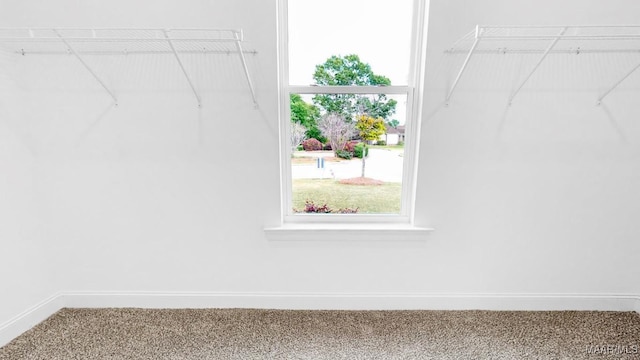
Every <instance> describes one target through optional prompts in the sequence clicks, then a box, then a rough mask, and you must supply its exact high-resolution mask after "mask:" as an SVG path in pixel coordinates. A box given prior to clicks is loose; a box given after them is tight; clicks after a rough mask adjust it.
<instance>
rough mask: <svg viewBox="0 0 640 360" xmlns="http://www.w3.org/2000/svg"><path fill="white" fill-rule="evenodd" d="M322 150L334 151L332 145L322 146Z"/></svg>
mask: <svg viewBox="0 0 640 360" xmlns="http://www.w3.org/2000/svg"><path fill="white" fill-rule="evenodd" d="M322 150H332V149H331V144H329V143H326V144H324V145H322Z"/></svg>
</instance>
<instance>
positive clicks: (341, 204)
mask: <svg viewBox="0 0 640 360" xmlns="http://www.w3.org/2000/svg"><path fill="white" fill-rule="evenodd" d="M292 188H293V208H294V209H296V210H303V209H304V204H305V201H306V200H311V201H313V202H314V203H315V204H316V205H318V206H321V205H324V204H327V206H329V208H331V209H333V210H338V209H343V208H351V209H354V208H358V213H359V214H363V213H364V214H398V213H399V212H400V191H401V188H402V186H401V184H400V183H384V184H382V185H367V186H363V185H345V184H340V183H339V182H338V181H336V180H333V179H295V180H293V186H292Z"/></svg>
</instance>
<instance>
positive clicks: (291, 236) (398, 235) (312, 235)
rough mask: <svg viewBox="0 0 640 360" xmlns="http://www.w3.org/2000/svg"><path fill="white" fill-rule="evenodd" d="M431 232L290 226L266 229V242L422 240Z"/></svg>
mask: <svg viewBox="0 0 640 360" xmlns="http://www.w3.org/2000/svg"><path fill="white" fill-rule="evenodd" d="M431 231H433V229H431V228H423V227H416V226H413V225H409V224H362V223H359V224H348V223H345V224H335V223H333V224H326V223H325V224H312V223H294V224H284V225H282V226H279V227H273V228H266V229H264V232H265V234H266V236H267V239H268V240H275V241H280V240H304V241H308V240H311V241H321V240H332V241H334V240H423V239H425V238H426V236H427V235H428V234H429V233H430V232H431Z"/></svg>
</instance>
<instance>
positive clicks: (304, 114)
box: [289, 94, 326, 143]
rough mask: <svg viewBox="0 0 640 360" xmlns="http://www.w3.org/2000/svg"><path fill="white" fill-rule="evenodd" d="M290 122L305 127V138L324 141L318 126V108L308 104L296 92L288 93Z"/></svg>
mask: <svg viewBox="0 0 640 360" xmlns="http://www.w3.org/2000/svg"><path fill="white" fill-rule="evenodd" d="M289 99H290V106H291V122H293V123H298V124H301V125H302V126H304V127H305V128H306V129H307V132H306V135H307V139H317V140H320V142H322V143H324V142H325V141H326V139H325V138H324V137H323V136H322V132H321V131H320V129H319V128H318V120H319V119H320V110H319V109H318V108H317V107H316V106H315V105H313V104H309V103H307V102H306V101H304V100H303V99H302V97H301V96H300V95H298V94H291V95H290V98H289Z"/></svg>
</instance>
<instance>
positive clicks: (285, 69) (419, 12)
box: [278, 0, 429, 229]
mask: <svg viewBox="0 0 640 360" xmlns="http://www.w3.org/2000/svg"><path fill="white" fill-rule="evenodd" d="M288 1H289V0H278V7H279V8H278V16H279V18H278V31H279V34H278V56H279V58H278V97H279V99H278V100H279V127H280V176H281V181H280V184H281V186H280V192H281V196H280V199H281V223H282V225H287V224H289V225H294V226H299V225H305V224H312V225H313V224H317V225H320V224H328V225H336V224H337V225H340V224H345V225H347V226H349V227H350V226H353V225H356V226H357V225H358V224H361V225H363V226H364V227H372V226H373V227H374V228H376V229H379V228H380V226H375V225H376V224H380V225H382V226H383V227H384V226H385V224H389V225H409V226H413V223H414V211H415V194H416V184H417V167H418V140H419V132H420V121H419V119H421V117H422V103H423V100H422V96H423V88H424V79H423V74H424V62H423V59H424V54H425V50H426V49H425V48H426V44H425V40H426V36H425V34H426V9H427V5H428V1H429V0H413V19H412V22H413V26H412V34H411V37H412V39H411V49H410V63H409V76H408V81H407V85H401V86H397V85H395V86H319V85H292V84H289V48H288V34H289V33H288ZM290 94H400V95H402V94H404V95H406V99H407V105H406V106H407V112H406V114H407V119H406V122H405V134H406V135H405V144H404V158H403V160H404V162H403V170H402V171H403V176H402V192H401V200H400V201H401V209H400V213H399V214H322V215H319V214H304V213H297V214H294V213H292V208H291V207H292V170H291V146H290V144H289V141H290V140H289V139H290V136H289V134H290V128H291V127H290V115H291V114H290ZM298 228H299V227H298Z"/></svg>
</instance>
